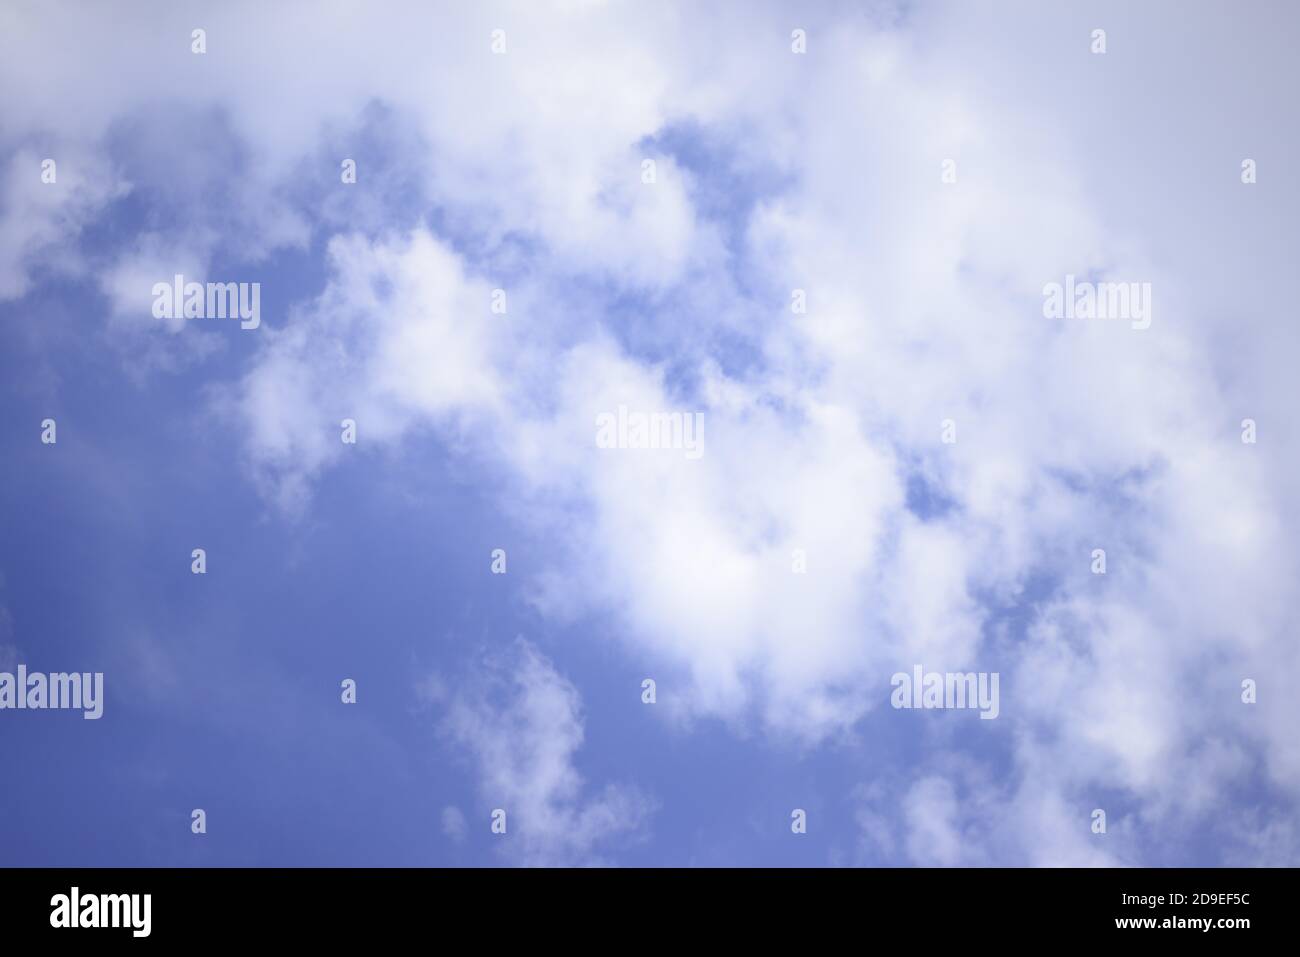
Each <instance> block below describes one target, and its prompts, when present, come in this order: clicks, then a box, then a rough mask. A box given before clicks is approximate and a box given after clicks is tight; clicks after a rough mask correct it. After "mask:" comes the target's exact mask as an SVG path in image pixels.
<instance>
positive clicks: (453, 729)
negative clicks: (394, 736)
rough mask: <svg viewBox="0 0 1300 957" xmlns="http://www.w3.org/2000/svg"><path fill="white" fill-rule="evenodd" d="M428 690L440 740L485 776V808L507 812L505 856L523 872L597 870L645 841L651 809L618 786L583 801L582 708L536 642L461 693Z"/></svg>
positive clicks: (503, 657) (486, 667) (447, 688)
mask: <svg viewBox="0 0 1300 957" xmlns="http://www.w3.org/2000/svg"><path fill="white" fill-rule="evenodd" d="M428 687H429V689H431V695H430V696H431V698H432V700H433V702H434V703H435V705H436V706H437V707H438V708H439V709H440V710H441V711H442V716H441V718H440V728H441V730H442V732H443V733H444V734H445V735H447V737H448V738H449V739H450V740H452V741H453V742H455V743H456V744H458V745H460V746H462V747H464V748H465V749H467V750H468V752H469V753H470V754H471V755H472V757H473V759H474V761H475V763H476V765H477V767H478V771H479V790H480V792H481V794H482V796H483V799H484V801H486V802H487V807H488V808H491V809H493V810H495V809H501V810H504V811H505V812H506V832H505V834H504V835H500V836H499V837H500V840H501V842H502V853H504V854H505V855H507V856H508V857H510V858H512V859H514V860H517V861H518V862H519V863H522V864H526V865H546V866H568V865H583V864H595V863H599V862H600V860H601V857H600V854H601V853H602V851H603V850H604V849H605V848H606V847H607V846H610V845H611V844H617V843H619V842H623V843H626V842H627V841H630V840H636V839H639V838H641V837H644V828H645V827H646V826H647V823H648V819H649V816H650V815H651V813H652V812H653V811H654V807H655V805H654V802H653V801H652V800H651V799H649V798H648V797H646V796H645V795H644V794H642V793H641V792H639V791H637V790H635V789H633V788H628V787H622V786H618V785H607V786H606V787H605V788H604V789H603V790H601V791H599V792H597V793H595V794H592V795H590V796H587V795H585V794H584V792H585V791H586V788H585V785H584V781H583V778H582V776H581V775H580V774H579V773H578V770H577V768H576V767H575V766H574V757H575V755H576V754H577V752H578V750H579V749H580V748H581V747H582V740H583V720H582V706H581V700H580V698H579V696H578V692H577V690H576V689H575V688H574V687H573V685H572V684H570V683H569V681H568V680H567V679H565V678H564V677H563V676H562V675H560V674H559V673H558V672H557V671H556V670H555V667H554V665H552V664H551V662H550V661H549V660H548V659H547V658H546V657H545V656H543V655H542V654H541V653H540V652H539V651H538V650H537V648H536V647H535V646H533V645H532V644H531V643H530V642H527V641H525V640H523V639H519V640H517V641H516V642H515V643H514V644H513V645H512V646H510V648H509V649H507V650H505V651H502V652H498V653H496V654H494V655H492V656H490V657H489V658H487V659H485V660H484V661H483V662H482V667H481V668H480V669H479V670H478V671H476V672H474V673H473V674H471V675H470V676H468V678H466V679H464V680H458V681H457V682H456V683H455V684H454V685H452V684H451V683H450V682H448V681H446V680H445V679H442V678H440V677H437V676H435V678H434V680H433V681H432V682H431V683H430V684H429V685H428ZM449 810H450V809H449ZM485 820H486V815H485ZM445 824H446V817H445V815H444V825H445ZM463 824H464V820H463V817H462V818H461V828H460V829H461V830H463ZM449 833H450V832H449Z"/></svg>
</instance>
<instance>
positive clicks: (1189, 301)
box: [0, 0, 1300, 867]
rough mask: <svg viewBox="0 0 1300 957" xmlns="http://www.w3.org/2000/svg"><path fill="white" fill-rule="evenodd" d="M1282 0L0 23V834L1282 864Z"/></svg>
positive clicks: (916, 861)
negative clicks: (192, 301) (213, 287)
mask: <svg viewBox="0 0 1300 957" xmlns="http://www.w3.org/2000/svg"><path fill="white" fill-rule="evenodd" d="M1297 27H1300V11H1297V9H1296V8H1295V7H1294V6H1293V5H1290V4H1286V3H1281V2H1277V3H1266V2H1247V3H1236V4H1224V3H1210V2H1191V3H1172V2H1150V3H1143V4H1128V3H1092V4H1087V5H1084V4H1064V3H1062V4H1042V3H1031V2H1010V0H1007V2H996V3H994V2H956V0H954V2H925V3H902V2H878V3H872V2H861V3H841V2H824V3H818V4H798V5H796V4H790V3H764V2H755V3H751V2H746V3H740V2H734V3H716V4H707V5H705V4H693V3H685V2H680V3H674V2H668V3H661V4H631V3H614V2H598V0H568V2H553V3H504V4H501V3H483V4H442V3H435V4H427V3H409V4H407V3H390V2H365V3H360V2H358V3H343V2H334V3H305V2H302V3H299V2H286V3H277V4H260V3H252V2H230V3H223V4H219V5H211V4H203V3H184V2H178V3H136V4H130V5H123V6H116V5H107V4H80V3H61V2H51V3H35V2H16V3H6V4H5V5H4V6H3V8H0V53H3V55H2V56H0V462H2V463H3V472H2V475H3V477H2V478H0V681H2V680H3V673H10V674H17V669H18V667H19V666H20V665H21V666H23V667H24V668H25V669H26V670H27V672H29V673H30V672H39V673H45V674H52V673H66V672H77V673H86V674H94V673H102V675H103V689H104V690H103V714H102V716H101V717H100V718H98V719H96V720H85V719H83V717H82V715H81V714H79V713H78V712H77V711H76V710H75V709H62V710H60V709H22V710H19V709H15V708H0V765H2V766H3V767H4V769H5V770H4V774H3V777H2V778H0V864H4V865H19V866H53V865H77V866H234V865H255V866H327V865H343V866H361V865H369V866H398V865H402V866H518V865H522V866H577V865H598V866H642V867H644V866H651V867H661V866H704V867H717V866H981V865H992V866H1035V867H1037V866H1052V867H1056V866H1107V867H1109V866H1114V867H1121V866H1187V865H1207V866H1236V865H1246V866H1256V865H1259V866H1279V865H1292V866H1294V865H1296V864H1300V823H1298V821H1297V803H1298V799H1300V741H1298V740H1297V736H1296V731H1297V729H1298V728H1300V701H1298V700H1297V697H1296V695H1295V694H1294V689H1295V687H1296V685H1297V682H1300V644H1298V643H1297V630H1296V626H1297V614H1296V606H1295V602H1294V600H1293V594H1292V588H1293V586H1294V583H1295V581H1296V579H1297V572H1298V571H1300V568H1298V567H1297V566H1298V564H1300V563H1298V562H1297V559H1298V558H1300V554H1298V552H1297V548H1296V546H1295V544H1294V543H1295V541H1296V540H1297V533H1298V532H1300V495H1298V494H1297V491H1296V485H1295V482H1294V475H1295V474H1296V470H1297V466H1298V465H1300V455H1298V453H1297V449H1298V448H1300V423H1297V419H1296V416H1295V414H1294V412H1295V401H1294V400H1295V396H1296V390H1295V386H1294V369H1295V366H1296V360H1297V357H1298V356H1300V332H1298V331H1297V324H1296V323H1295V321H1294V316H1293V315H1292V311H1293V309H1294V304H1293V303H1292V302H1291V299H1292V297H1291V295H1290V285H1291V278H1292V276H1293V275H1294V253H1295V249H1296V241H1295V229H1296V226H1295V224H1296V222H1298V221H1300V190H1298V188H1297V183H1296V179H1295V175H1294V172H1293V171H1294V170H1295V169H1296V168H1297V164H1298V163H1300V155H1298V147H1300V141H1298V135H1297V124H1296V123H1295V122H1294V115H1295V114H1294V103H1293V97H1294V90H1295V89H1296V87H1297V81H1298V80H1300V77H1298V76H1297V73H1298V72H1300V67H1298V66H1297V65H1296V62H1295V58H1294V55H1293V50H1294V46H1295V38H1296V31H1297ZM196 31H201V32H198V33H196ZM1098 31H1101V32H1100V33H1098ZM47 161H52V164H51V163H49V162H47ZM353 172H354V174H355V175H354V176H353V175H352V173H353ZM176 275H182V276H183V277H184V280H185V281H186V282H189V281H193V282H198V283H237V284H246V286H245V288H246V289H250V290H251V289H252V288H253V285H254V284H256V287H257V290H258V294H259V300H258V302H259V312H258V315H257V321H256V323H255V327H253V325H254V323H250V322H243V323H241V322H240V321H238V320H232V319H230V318H224V319H223V318H215V317H211V316H195V317H188V318H187V317H185V316H183V315H174V316H168V315H166V314H160V312H159V307H158V297H159V295H160V294H159V292H158V291H157V290H156V289H155V286H156V285H158V284H162V285H163V286H164V287H169V286H170V285H171V284H172V282H173V278H174V277H175V276H176ZM1067 283H1068V284H1070V288H1073V287H1074V284H1076V283H1077V284H1094V285H1097V286H1099V287H1100V285H1101V284H1122V285H1123V289H1124V290H1125V291H1126V292H1128V291H1130V290H1131V292H1132V296H1133V298H1132V300H1131V301H1130V302H1129V304H1128V310H1127V312H1124V313H1123V314H1121V315H1118V316H1115V315H1112V316H1109V317H1100V316H1091V317H1089V316H1087V315H1086V314H1081V315H1077V316H1075V317H1074V318H1058V317H1054V316H1052V315H1050V314H1049V313H1050V310H1049V309H1048V308H1047V305H1046V301H1047V298H1048V289H1049V288H1050V287H1051V285H1052V284H1058V285H1060V286H1062V287H1064V286H1065V285H1066V284H1067ZM1139 303H1141V305H1139ZM1289 303H1291V304H1290V305H1288V304H1289ZM245 326H249V327H248V328H245ZM620 409H623V410H624V411H625V412H630V413H632V414H634V415H636V414H642V413H644V414H654V415H660V416H669V417H672V416H677V417H678V419H677V422H678V423H679V424H680V423H682V422H689V423H694V422H698V423H699V428H698V430H697V432H696V433H695V437H696V438H697V439H698V443H697V445H696V446H694V451H692V447H690V446H686V447H684V445H683V442H684V440H683V439H682V434H681V433H676V434H675V437H674V436H668V441H665V443H664V444H665V445H666V446H668V447H663V448H643V447H636V446H637V440H636V438H635V436H634V435H633V434H631V433H624V434H622V435H621V437H618V438H617V441H616V442H615V445H616V447H608V445H609V443H608V442H606V441H604V440H602V439H601V433H600V430H599V428H598V425H599V423H600V422H601V421H602V416H611V417H615V418H616V417H617V416H618V415H619V414H620ZM50 420H52V421H53V423H54V435H53V436H51V435H50V434H49V433H50V429H49V426H48V424H47V423H48V422H49V421H50ZM345 421H346V422H350V423H352V426H351V427H352V428H353V429H354V430H355V436H354V437H355V441H345V439H346V437H347V436H346V432H347V430H348V427H347V426H345V424H344V423H345ZM51 437H53V438H54V441H49V439H50V438H51ZM643 444H644V443H643ZM697 453H698V454H697ZM195 549H202V550H203V561H204V565H203V570H202V573H201V574H199V573H196V572H195V565H194V563H195V558H194V550H195ZM1098 550H1100V551H1101V552H1104V564H1102V565H1099V558H1098V555H1099V552H1098ZM918 667H919V668H921V669H922V670H923V673H926V674H939V675H941V676H942V675H946V674H975V675H979V676H983V678H985V679H988V678H990V676H996V678H997V680H998V683H997V685H996V687H997V688H998V699H997V706H996V708H995V709H993V710H990V709H987V708H985V709H984V711H983V713H981V711H980V710H979V709H976V708H970V707H967V708H954V707H949V708H923V707H897V706H896V703H897V702H896V700H895V695H894V690H895V687H896V678H895V676H896V675H899V674H902V675H906V676H911V675H912V674H913V673H914V669H915V668H918ZM647 681H651V682H653V685H652V686H651V687H652V688H653V695H651V694H650V692H649V691H647V685H646V682H647ZM345 683H350V684H349V687H353V688H354V689H355V700H350V698H351V695H350V693H349V692H348V691H347V690H346V689H345ZM651 698H652V699H653V700H650V699H651ZM197 811H202V815H198V816H197V817H200V818H201V826H200V822H199V821H196V812H197ZM499 812H503V813H499ZM1098 812H1101V813H1102V816H1101V817H1099V816H1098Z"/></svg>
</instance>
